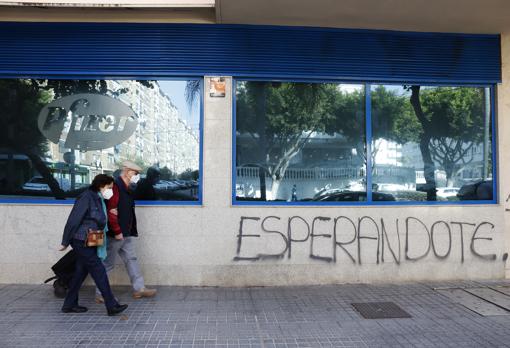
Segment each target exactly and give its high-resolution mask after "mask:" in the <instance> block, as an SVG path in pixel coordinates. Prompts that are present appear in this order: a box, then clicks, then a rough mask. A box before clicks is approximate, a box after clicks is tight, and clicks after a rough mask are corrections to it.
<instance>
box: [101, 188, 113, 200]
mask: <svg viewBox="0 0 510 348" xmlns="http://www.w3.org/2000/svg"><path fill="white" fill-rule="evenodd" d="M101 196H103V198H104V199H110V198H112V197H113V190H112V189H111V188H107V189H104V190H103V191H101Z"/></svg>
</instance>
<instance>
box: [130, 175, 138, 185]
mask: <svg viewBox="0 0 510 348" xmlns="http://www.w3.org/2000/svg"><path fill="white" fill-rule="evenodd" d="M139 180H140V174H136V175H133V176H132V177H131V179H130V180H129V181H130V182H131V183H132V184H136V183H138V181H139Z"/></svg>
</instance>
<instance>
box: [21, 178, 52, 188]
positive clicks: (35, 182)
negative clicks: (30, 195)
mask: <svg viewBox="0 0 510 348" xmlns="http://www.w3.org/2000/svg"><path fill="white" fill-rule="evenodd" d="M23 190H29V191H48V192H49V191H50V187H49V186H48V184H46V180H44V179H43V177H42V176H34V177H33V178H32V179H30V180H28V181H27V182H26V183H25V184H24V185H23Z"/></svg>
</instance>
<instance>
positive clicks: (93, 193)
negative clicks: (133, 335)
mask: <svg viewBox="0 0 510 348" xmlns="http://www.w3.org/2000/svg"><path fill="white" fill-rule="evenodd" d="M112 187H113V178H112V177H111V176H108V175H106V174H99V175H97V176H96V177H95V178H94V180H93V181H92V184H91V185H90V187H89V189H87V190H86V191H85V192H83V193H82V194H81V195H80V196H79V197H78V198H77V199H76V202H75V203H74V207H73V210H72V211H71V214H70V215H69V218H68V219H67V223H66V226H65V228H64V235H63V237H62V247H61V248H60V250H61V251H63V250H65V249H66V248H67V247H68V246H69V245H71V246H72V248H73V250H74V251H75V252H76V270H75V273H74V276H73V278H72V280H71V282H70V284H69V289H68V291H67V295H66V298H65V300H64V305H63V306H62V312H64V313H83V312H86V311H87V310H88V309H87V307H83V306H80V305H78V292H79V291H80V288H81V285H82V284H83V281H84V280H85V278H86V277H87V274H89V273H90V275H91V276H92V279H94V282H95V283H96V286H97V287H98V288H99V290H100V291H101V294H102V295H103V298H104V300H105V305H106V310H107V312H108V315H115V314H118V313H121V312H122V311H124V310H125V309H126V308H127V305H126V304H124V305H121V304H119V303H118V302H117V300H116V299H115V297H114V296H113V293H112V290H111V288H110V283H109V282H108V276H107V275H106V270H105V268H104V266H103V263H102V262H101V259H100V258H99V256H98V253H99V255H101V257H103V258H104V255H103V253H104V250H105V248H104V247H103V248H99V250H98V247H89V246H87V245H86V240H87V233H88V232H89V230H94V231H98V230H104V229H105V228H107V227H106V226H107V225H108V224H107V215H106V207H105V203H104V199H109V198H110V197H111V196H112V194H113V191H112ZM105 240H106V238H105Z"/></svg>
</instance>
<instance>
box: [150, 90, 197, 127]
mask: <svg viewBox="0 0 510 348" xmlns="http://www.w3.org/2000/svg"><path fill="white" fill-rule="evenodd" d="M158 83H159V86H160V87H161V90H162V91H163V93H165V94H166V95H167V96H168V97H169V98H170V100H171V101H172V103H173V104H174V105H175V106H176V107H177V110H178V111H179V117H180V118H181V119H183V120H185V121H186V123H187V124H188V126H190V127H191V128H193V129H194V130H198V126H199V122H200V100H199V99H197V100H195V101H194V102H193V105H192V106H191V108H190V107H189V105H188V102H187V101H186V96H185V89H186V83H187V81H164V80H159V81H158Z"/></svg>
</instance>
